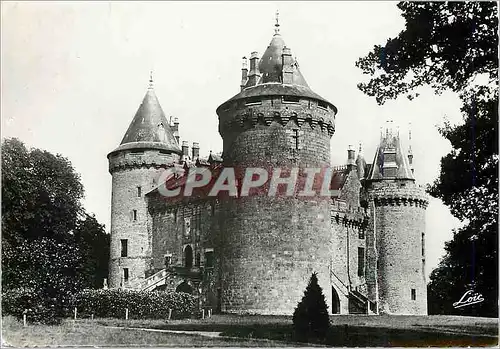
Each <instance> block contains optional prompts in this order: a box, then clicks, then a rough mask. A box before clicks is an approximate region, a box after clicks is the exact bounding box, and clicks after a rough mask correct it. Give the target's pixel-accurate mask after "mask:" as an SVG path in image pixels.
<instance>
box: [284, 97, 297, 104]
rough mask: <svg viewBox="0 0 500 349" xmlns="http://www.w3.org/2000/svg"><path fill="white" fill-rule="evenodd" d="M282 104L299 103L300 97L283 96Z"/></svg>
mask: <svg viewBox="0 0 500 349" xmlns="http://www.w3.org/2000/svg"><path fill="white" fill-rule="evenodd" d="M283 102H284V103H299V102H300V97H297V96H283Z"/></svg>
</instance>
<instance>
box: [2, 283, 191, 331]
mask: <svg viewBox="0 0 500 349" xmlns="http://www.w3.org/2000/svg"><path fill="white" fill-rule="evenodd" d="M58 299H59V298H53V297H50V296H47V294H45V293H44V294H42V293H40V292H36V291H35V290H33V289H29V288H18V289H14V290H8V291H5V292H3V294H2V309H3V314H4V315H13V316H15V317H16V318H17V319H19V320H22V318H23V314H24V311H25V309H28V313H27V319H28V321H29V322H32V323H44V324H56V323H59V322H60V320H61V319H62V318H64V317H72V316H73V309H74V308H75V307H76V308H77V311H78V317H90V316H91V314H94V316H95V317H103V318H105V317H106V318H121V319H123V318H124V317H125V308H128V311H129V318H130V319H167V318H168V313H169V309H172V318H173V319H182V318H187V317H190V316H192V315H193V314H194V313H195V311H196V310H197V304H198V302H197V301H198V299H197V298H196V297H195V296H192V295H190V294H187V293H174V292H165V291H152V292H149V291H131V290H121V289H112V290H102V289H101V290H90V289H89V290H83V291H81V292H78V293H77V294H75V295H74V296H72V298H68V300H67V301H64V303H65V304H60V303H61V302H60V301H59V300H58Z"/></svg>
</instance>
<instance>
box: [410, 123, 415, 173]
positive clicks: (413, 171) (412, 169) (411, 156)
mask: <svg viewBox="0 0 500 349" xmlns="http://www.w3.org/2000/svg"><path fill="white" fill-rule="evenodd" d="M408 143H410V146H409V148H408V162H409V164H410V169H411V174H415V169H414V168H413V150H412V149H411V122H410V125H409V130H408Z"/></svg>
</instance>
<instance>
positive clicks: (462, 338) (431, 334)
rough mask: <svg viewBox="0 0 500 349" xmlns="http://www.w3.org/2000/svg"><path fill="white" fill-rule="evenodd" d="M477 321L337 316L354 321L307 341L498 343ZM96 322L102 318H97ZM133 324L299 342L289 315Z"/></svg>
mask: <svg viewBox="0 0 500 349" xmlns="http://www.w3.org/2000/svg"><path fill="white" fill-rule="evenodd" d="M473 320H474V321H473ZM473 320H471V319H467V318H463V319H461V318H446V317H440V318H431V317H425V318H416V317H388V318H384V317H353V316H351V317H349V318H345V319H343V318H338V319H334V321H337V322H339V321H341V322H345V321H351V322H353V323H352V324H345V323H333V324H332V327H331V328H330V330H329V332H328V335H327V338H326V339H325V340H324V341H318V340H311V341H309V342H308V344H318V345H327V346H342V347H375V346H378V347H428V346H435V347H467V346H471V347H481V346H495V345H497V344H498V336H497V333H498V332H497V331H498V325H496V324H495V323H494V322H492V321H490V320H488V319H483V320H484V321H483V322H484V323H485V324H483V325H481V323H478V324H475V322H477V321H479V320H477V319H473ZM486 320H488V321H486ZM98 322H100V321H99V320H98ZM332 322H333V321H332ZM490 322H491V323H490ZM101 323H102V324H106V325H114V326H127V325H128V326H131V323H130V322H126V321H125V320H118V319H115V320H109V319H106V320H102V322H101ZM472 324H474V325H472ZM377 325H378V326H377ZM381 325H384V327H381ZM133 326H137V327H147V328H156V329H170V330H184V331H209V332H221V335H222V336H225V337H239V338H242V339H243V338H252V339H267V340H274V341H284V342H288V343H293V342H295V343H296V344H298V343H297V341H296V340H295V338H294V335H293V330H292V319H291V317H287V316H260V315H246V316H238V315H214V316H213V317H212V318H208V319H204V320H194V319H192V320H182V321H180V320H174V321H158V320H155V321H149V320H135V321H134V325H133ZM466 329H469V331H468V333H463V332H465V330H466ZM485 334H488V335H485ZM304 345H307V344H304Z"/></svg>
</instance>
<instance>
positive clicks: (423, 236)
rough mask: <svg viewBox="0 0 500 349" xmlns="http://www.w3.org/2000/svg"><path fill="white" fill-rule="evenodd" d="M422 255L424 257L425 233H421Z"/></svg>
mask: <svg viewBox="0 0 500 349" xmlns="http://www.w3.org/2000/svg"><path fill="white" fill-rule="evenodd" d="M421 243H422V257H425V233H422V242H421Z"/></svg>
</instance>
